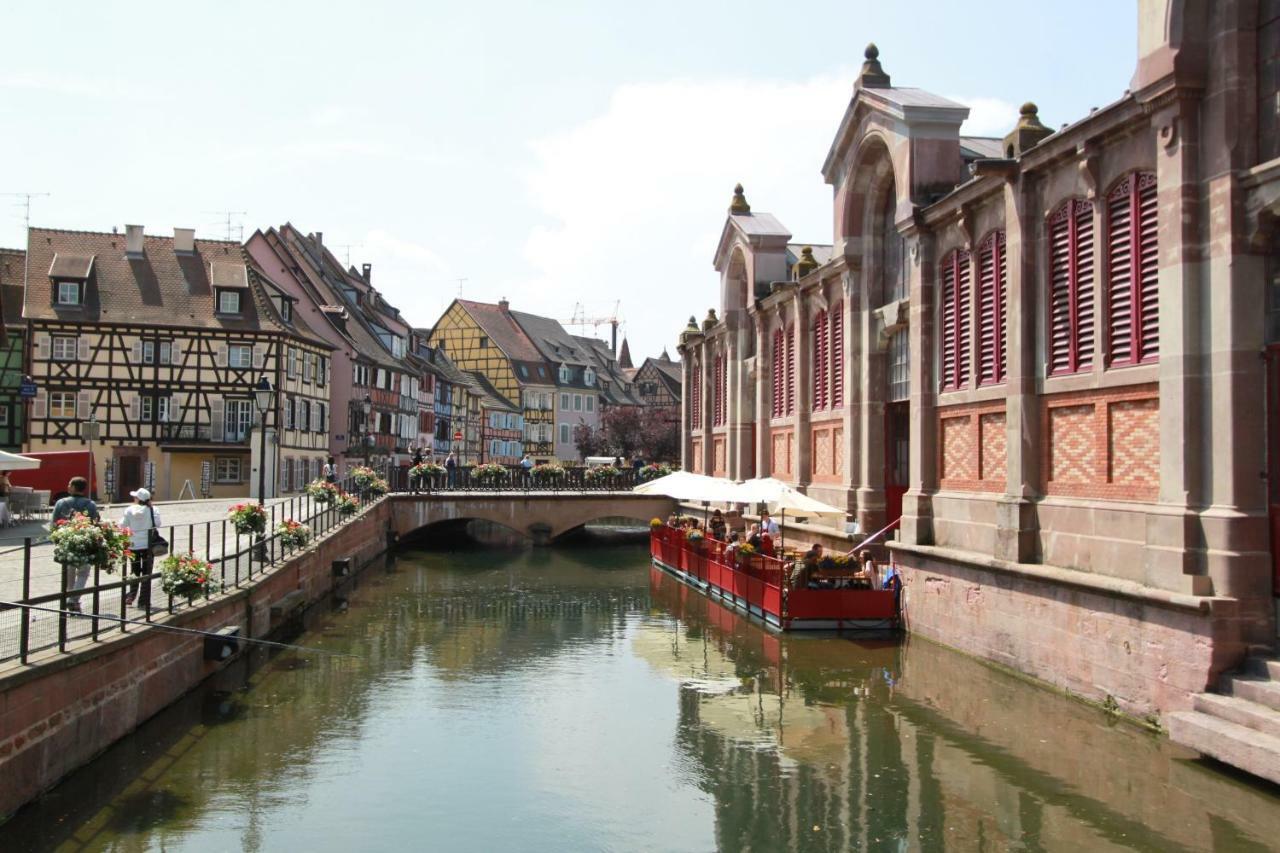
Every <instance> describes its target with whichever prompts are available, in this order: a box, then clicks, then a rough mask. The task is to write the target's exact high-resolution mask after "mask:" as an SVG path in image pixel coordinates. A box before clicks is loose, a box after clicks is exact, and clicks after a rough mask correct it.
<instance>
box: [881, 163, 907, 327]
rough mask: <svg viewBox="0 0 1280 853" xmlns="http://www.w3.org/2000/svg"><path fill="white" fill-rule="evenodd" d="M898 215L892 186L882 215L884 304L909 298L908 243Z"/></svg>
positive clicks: (896, 201)
mask: <svg viewBox="0 0 1280 853" xmlns="http://www.w3.org/2000/svg"><path fill="white" fill-rule="evenodd" d="M897 215H898V199H897V196H896V195H894V191H893V186H892V184H891V185H890V186H889V191H888V192H887V193H885V199H884V208H883V209H882V210H881V215H880V270H881V274H882V276H883V281H884V304H886V305H887V304H888V303H890V302H897V301H898V300H899V299H905V298H906V296H907V271H906V267H905V265H904V264H903V263H902V256H903V255H904V254H905V252H904V248H905V245H906V241H904V240H903V239H902V235H901V234H899V233H898V225H897V223H896V222H895V221H894V220H895V219H896V218H897Z"/></svg>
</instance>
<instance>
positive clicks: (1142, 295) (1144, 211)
mask: <svg viewBox="0 0 1280 853" xmlns="http://www.w3.org/2000/svg"><path fill="white" fill-rule="evenodd" d="M1137 206H1138V231H1139V237H1138V246H1139V249H1140V251H1139V255H1138V265H1137V266H1138V292H1137V304H1138V307H1139V315H1140V317H1141V320H1140V321H1139V322H1138V324H1137V326H1136V328H1137V330H1138V333H1139V335H1140V338H1139V341H1138V352H1137V355H1138V359H1139V360H1140V361H1155V360H1157V359H1158V358H1159V357H1160V243H1159V238H1158V236H1157V235H1158V234H1159V223H1158V222H1157V215H1156V211H1157V209H1158V205H1157V202H1156V176H1155V174H1154V173H1152V172H1145V173H1143V174H1142V175H1139V176H1138V202H1137Z"/></svg>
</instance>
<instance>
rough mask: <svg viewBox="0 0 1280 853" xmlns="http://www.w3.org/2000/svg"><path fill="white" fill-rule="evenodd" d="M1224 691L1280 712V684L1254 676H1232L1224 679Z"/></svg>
mask: <svg viewBox="0 0 1280 853" xmlns="http://www.w3.org/2000/svg"><path fill="white" fill-rule="evenodd" d="M1222 686H1223V691H1222V692H1224V693H1226V694H1227V695H1229V696H1239V697H1240V698H1241V699H1248V700H1249V701H1250V702H1257V703H1258V704H1259V705H1266V706H1267V707H1268V708H1274V709H1276V710H1280V682H1277V681H1271V680H1269V679H1266V678H1259V677H1258V676H1254V675H1230V676H1227V677H1226V678H1225V679H1223V685H1222Z"/></svg>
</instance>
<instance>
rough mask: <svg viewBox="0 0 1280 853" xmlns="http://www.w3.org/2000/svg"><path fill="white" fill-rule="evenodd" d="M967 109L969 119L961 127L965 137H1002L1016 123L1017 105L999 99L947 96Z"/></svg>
mask: <svg viewBox="0 0 1280 853" xmlns="http://www.w3.org/2000/svg"><path fill="white" fill-rule="evenodd" d="M947 97H949V98H951V100H953V101H958V102H960V103H962V104H964V105H965V106H966V107H968V108H969V119H968V121H966V122H965V123H964V124H963V125H962V126H961V127H960V132H961V133H963V134H964V135H965V136H1000V137H1003V136H1004V135H1005V134H1007V133H1009V131H1011V130H1013V126H1014V125H1015V124H1017V123H1018V105H1017V104H1011V103H1009V102H1008V101H1002V100H1000V99H999V98H966V97H964V96H962V95H948V96H947Z"/></svg>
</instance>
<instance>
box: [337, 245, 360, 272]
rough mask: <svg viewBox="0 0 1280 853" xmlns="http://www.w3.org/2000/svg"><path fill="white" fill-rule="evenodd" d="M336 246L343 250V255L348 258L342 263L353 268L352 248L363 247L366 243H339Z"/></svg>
mask: <svg viewBox="0 0 1280 853" xmlns="http://www.w3.org/2000/svg"><path fill="white" fill-rule="evenodd" d="M334 248H335V249H341V250H342V253H343V256H344V257H345V258H346V260H344V261H343V262H342V265H343V266H344V267H346V268H348V269H350V268H351V250H352V249H363V248H364V243H339V244H338V245H337V246H335V247H334Z"/></svg>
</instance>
